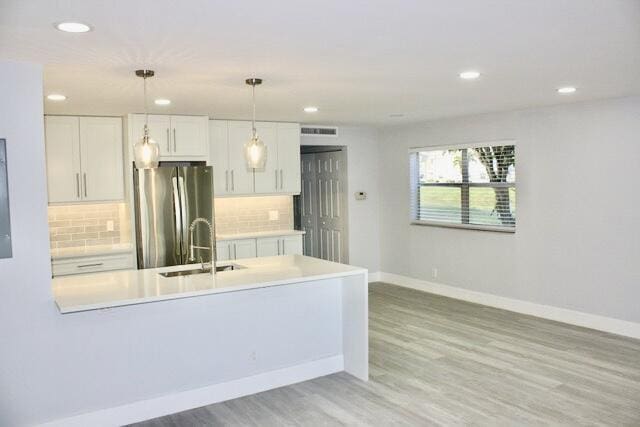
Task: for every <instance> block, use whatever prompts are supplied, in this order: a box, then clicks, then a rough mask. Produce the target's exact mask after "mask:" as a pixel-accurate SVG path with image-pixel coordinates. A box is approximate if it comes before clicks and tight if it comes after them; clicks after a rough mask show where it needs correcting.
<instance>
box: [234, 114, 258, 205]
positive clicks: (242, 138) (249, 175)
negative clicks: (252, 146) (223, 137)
mask: <svg viewBox="0 0 640 427" xmlns="http://www.w3.org/2000/svg"><path fill="white" fill-rule="evenodd" d="M250 138H251V122H241V121H230V122H229V145H228V147H229V193H233V194H251V193H253V170H251V169H248V168H247V161H246V160H245V157H244V144H245V143H246V142H247V141H248V140H249V139H250Z"/></svg>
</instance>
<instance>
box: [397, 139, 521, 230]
mask: <svg viewBox="0 0 640 427" xmlns="http://www.w3.org/2000/svg"><path fill="white" fill-rule="evenodd" d="M515 157H516V153H515V144H514V143H513V142H512V141H511V142H510V143H494V144H483V145H479V144H475V145H469V146H455V147H434V148H420V149H412V150H410V152H409V162H410V167H409V171H410V185H411V192H410V195H411V200H410V211H411V221H412V222H413V223H417V224H427V225H445V226H454V227H465V228H475V229H486V230H498V231H515V226H516V173H515V164H516V163H515Z"/></svg>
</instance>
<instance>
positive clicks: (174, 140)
mask: <svg viewBox="0 0 640 427" xmlns="http://www.w3.org/2000/svg"><path fill="white" fill-rule="evenodd" d="M176 151H178V143H177V142H176V128H173V152H174V153H175V152H176Z"/></svg>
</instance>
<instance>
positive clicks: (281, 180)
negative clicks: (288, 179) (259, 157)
mask: <svg viewBox="0 0 640 427" xmlns="http://www.w3.org/2000/svg"><path fill="white" fill-rule="evenodd" d="M283 182H284V180H283V179H282V169H280V189H281V190H282V183H283Z"/></svg>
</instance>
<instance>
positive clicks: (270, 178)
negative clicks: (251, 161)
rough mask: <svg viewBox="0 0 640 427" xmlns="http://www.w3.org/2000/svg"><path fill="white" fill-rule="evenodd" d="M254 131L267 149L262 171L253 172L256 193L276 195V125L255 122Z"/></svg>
mask: <svg viewBox="0 0 640 427" xmlns="http://www.w3.org/2000/svg"><path fill="white" fill-rule="evenodd" d="M256 129H257V131H258V137H259V138H260V139H261V140H262V142H264V145H265V146H266V147H267V161H266V163H265V167H264V169H256V170H255V187H256V193H277V192H278V191H280V171H279V170H278V129H277V125H276V123H269V122H257V123H256Z"/></svg>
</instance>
